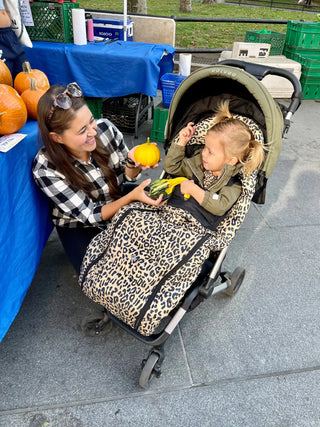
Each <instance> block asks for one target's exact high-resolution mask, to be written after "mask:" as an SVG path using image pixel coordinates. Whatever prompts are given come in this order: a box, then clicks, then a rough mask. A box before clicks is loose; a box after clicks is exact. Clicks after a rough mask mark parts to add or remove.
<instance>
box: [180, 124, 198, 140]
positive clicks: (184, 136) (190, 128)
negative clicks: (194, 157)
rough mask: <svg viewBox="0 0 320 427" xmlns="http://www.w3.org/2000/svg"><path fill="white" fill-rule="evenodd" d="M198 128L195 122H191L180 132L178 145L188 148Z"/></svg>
mask: <svg viewBox="0 0 320 427" xmlns="http://www.w3.org/2000/svg"><path fill="white" fill-rule="evenodd" d="M196 128H197V127H196V126H195V125H194V123H193V122H189V123H188V124H187V126H186V127H185V128H183V129H181V131H180V132H179V141H178V145H182V146H186V145H187V143H188V141H190V139H191V137H192V135H193V134H194V133H195V130H196Z"/></svg>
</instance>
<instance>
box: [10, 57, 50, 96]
mask: <svg viewBox="0 0 320 427" xmlns="http://www.w3.org/2000/svg"><path fill="white" fill-rule="evenodd" d="M22 69H23V71H21V72H20V73H19V74H17V75H16V78H15V79H14V82H13V86H14V88H15V89H16V91H17V92H18V93H19V94H20V95H21V94H22V93H23V92H24V91H25V90H27V89H30V79H31V78H33V79H35V80H36V82H37V88H38V89H43V90H45V91H46V90H48V89H49V87H50V84H49V80H48V77H47V76H46V74H45V73H44V72H43V71H41V70H37V69H32V68H31V65H30V62H28V61H26V62H24V63H23V64H22Z"/></svg>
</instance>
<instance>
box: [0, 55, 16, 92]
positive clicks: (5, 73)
mask: <svg viewBox="0 0 320 427" xmlns="http://www.w3.org/2000/svg"><path fill="white" fill-rule="evenodd" d="M0 83H1V84H4V85H9V86H12V85H13V80H12V75H11V72H10V70H9V68H8V67H7V64H6V63H5V62H3V61H2V59H0Z"/></svg>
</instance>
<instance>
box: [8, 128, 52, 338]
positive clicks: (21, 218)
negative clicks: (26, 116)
mask: <svg viewBox="0 0 320 427" xmlns="http://www.w3.org/2000/svg"><path fill="white" fill-rule="evenodd" d="M37 130H38V124H37V122H35V121H30V122H27V123H26V125H25V126H24V127H23V128H22V129H21V130H20V131H19V133H24V134H27V136H26V137H25V138H24V139H23V140H22V141H20V142H19V143H18V144H17V145H16V146H15V147H13V148H12V149H11V150H10V151H8V152H6V153H1V152H0V219H1V227H0V260H1V261H0V341H1V340H2V338H3V337H4V335H5V334H6V332H7V330H8V329H9V327H10V325H11V323H12V322H13V320H14V318H15V316H16V315H17V313H18V311H19V309H20V306H21V304H22V301H23V299H24V297H25V295H26V293H27V290H28V288H29V286H30V284H31V282H32V279H33V276H34V274H35V271H36V269H37V266H38V263H39V260H40V257H41V253H42V251H43V248H44V246H45V244H46V242H47V239H48V237H49V235H50V232H51V231H52V222H51V220H50V215H49V209H48V200H47V198H46V197H45V196H44V195H43V194H42V193H41V192H40V190H38V189H37V187H36V185H35V184H34V181H33V178H32V173H31V165H32V160H33V158H34V156H35V155H36V153H37V151H38V142H37Z"/></svg>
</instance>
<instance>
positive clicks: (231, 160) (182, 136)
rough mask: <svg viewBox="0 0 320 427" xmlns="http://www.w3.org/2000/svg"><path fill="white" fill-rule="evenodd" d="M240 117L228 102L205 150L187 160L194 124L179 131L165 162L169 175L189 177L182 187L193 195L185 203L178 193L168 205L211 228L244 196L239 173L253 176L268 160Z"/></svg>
mask: <svg viewBox="0 0 320 427" xmlns="http://www.w3.org/2000/svg"><path fill="white" fill-rule="evenodd" d="M237 117H238V118H235V117H234V116H233V115H232V114H231V113H230V111H229V103H228V101H224V102H223V103H221V104H220V105H219V107H218V109H217V111H216V115H215V117H214V119H213V125H212V126H211V127H210V128H209V129H208V131H207V134H206V136H205V145H204V147H202V148H201V149H200V150H198V152H196V153H195V155H194V156H193V157H190V158H187V157H186V155H185V153H186V148H185V147H186V145H187V143H188V142H189V140H190V139H191V138H192V136H193V135H194V133H195V130H196V126H194V123H192V122H190V123H188V125H187V126H186V127H185V128H183V129H182V130H181V131H180V132H179V137H178V138H176V139H175V141H174V143H172V144H171V146H170V149H169V150H168V153H167V156H166V158H165V161H164V165H163V167H164V170H165V171H166V172H167V173H169V174H170V175H173V176H184V177H186V178H188V180H186V181H183V182H182V183H181V184H180V192H181V194H183V195H184V194H190V196H191V197H190V199H189V200H188V201H184V202H183V200H182V197H181V196H180V197H179V192H178V191H177V190H176V191H174V192H173V193H174V195H173V197H172V198H171V199H170V200H169V201H168V203H169V204H171V205H174V206H177V207H182V208H184V209H187V210H189V211H190V212H191V213H193V214H194V215H195V216H196V217H198V219H200V220H202V221H201V222H202V223H203V225H205V226H207V227H208V226H209V225H211V226H213V227H215V226H216V225H217V223H218V221H219V222H220V221H221V219H222V218H221V217H222V216H224V215H225V214H226V213H227V212H228V210H229V209H230V208H231V207H232V205H233V204H234V203H235V202H236V201H237V199H238V197H239V196H240V193H241V181H240V178H239V176H238V174H239V172H240V171H241V170H242V172H243V174H245V175H246V174H247V175H250V174H251V173H252V172H253V171H254V170H255V169H257V168H259V166H260V165H261V164H262V162H263V159H264V146H263V144H261V143H260V142H258V141H256V140H255V139H254V137H253V133H252V132H251V130H250V128H249V126H248V125H247V124H245V123H244V121H242V120H241V119H240V117H241V116H237ZM189 202H190V203H191V205H192V206H188V203H189ZM199 216H200V218H199ZM208 223H209V225H208ZM211 228H212V227H211Z"/></svg>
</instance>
